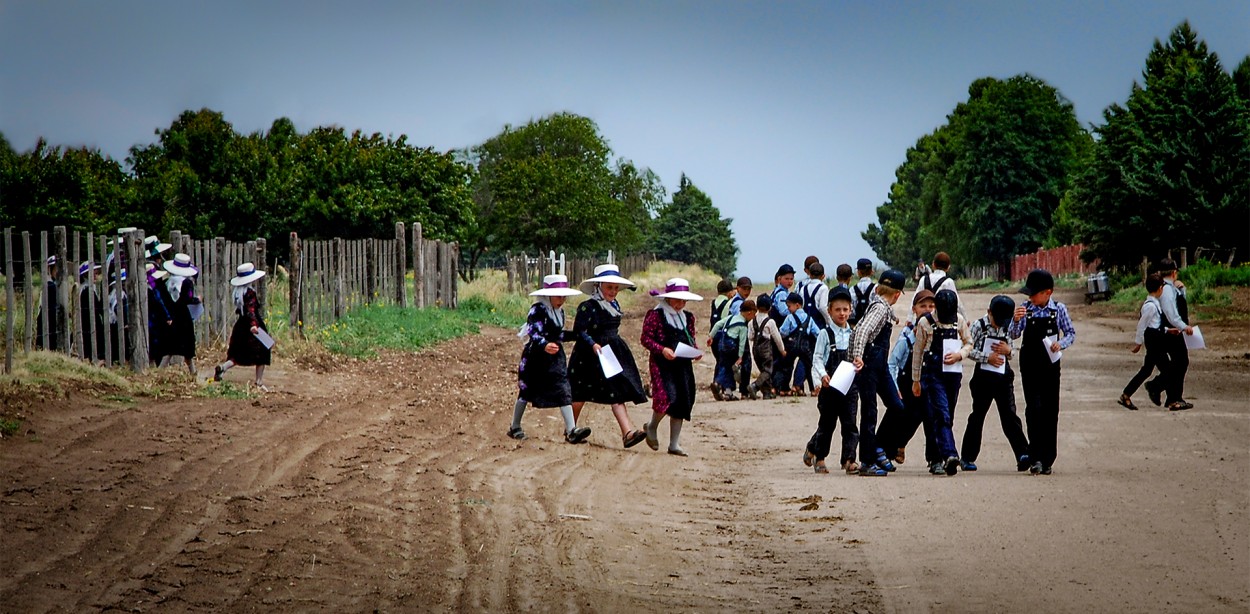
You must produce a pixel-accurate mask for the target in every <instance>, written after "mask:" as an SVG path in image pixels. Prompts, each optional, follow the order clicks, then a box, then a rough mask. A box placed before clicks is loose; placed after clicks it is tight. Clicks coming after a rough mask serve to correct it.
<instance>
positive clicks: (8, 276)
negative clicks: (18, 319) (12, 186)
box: [4, 228, 15, 374]
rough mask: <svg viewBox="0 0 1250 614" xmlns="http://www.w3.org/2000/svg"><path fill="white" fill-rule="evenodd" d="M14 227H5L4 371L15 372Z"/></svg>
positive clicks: (6, 372)
mask: <svg viewBox="0 0 1250 614" xmlns="http://www.w3.org/2000/svg"><path fill="white" fill-rule="evenodd" d="M13 292H14V290H13V229H12V228H5V229H4V372H5V374H9V373H12V372H13V308H14V306H15V305H14V304H13Z"/></svg>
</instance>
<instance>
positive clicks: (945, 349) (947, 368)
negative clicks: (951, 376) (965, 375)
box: [942, 339, 964, 373]
mask: <svg viewBox="0 0 1250 614" xmlns="http://www.w3.org/2000/svg"><path fill="white" fill-rule="evenodd" d="M962 346H963V343H961V342H960V341H959V340H958V339H943V340H942V372H943V373H959V372H961V371H963V370H964V366H963V365H962V364H960V362H961V361H956V362H955V364H953V365H948V364H946V355H947V354H958V353H959V348H960V347H962Z"/></svg>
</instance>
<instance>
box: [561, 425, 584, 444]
mask: <svg viewBox="0 0 1250 614" xmlns="http://www.w3.org/2000/svg"><path fill="white" fill-rule="evenodd" d="M587 437H590V427H589V426H576V427H573V430H571V431H569V432H567V433H565V434H564V440H565V441H567V442H569V443H582V442H583V441H586V438H587Z"/></svg>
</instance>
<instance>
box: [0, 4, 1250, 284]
mask: <svg viewBox="0 0 1250 614" xmlns="http://www.w3.org/2000/svg"><path fill="white" fill-rule="evenodd" d="M1186 19H1188V20H1189V22H1190V24H1191V25H1192V26H1193V27H1194V29H1195V30H1196V31H1197V33H1198V35H1199V37H1200V38H1201V39H1203V40H1204V41H1205V42H1206V43H1207V45H1208V47H1209V49H1210V50H1211V51H1213V52H1215V53H1217V54H1218V55H1219V57H1220V59H1221V61H1222V62H1223V64H1224V66H1225V69H1226V70H1229V71H1231V70H1232V69H1233V68H1234V67H1235V66H1236V65H1237V63H1238V62H1239V61H1240V60H1241V59H1242V58H1243V57H1245V56H1246V55H1250V2H1246V1H1244V0H1220V1H1214V0H1212V1H1203V0H1175V1H1152V0H1140V1H1125V2H1094V1H1085V2H1070V1H1054V0H1049V1H1044V2H1023V1H1004V0H1000V1H992V2H991V1H951V2H936V1H920V0H914V1H909V2H888V1H881V2H868V1H863V2H859V1H856V2H851V1H829V2H745V1H741V2H739V1H716V2H712V1H693V0H689V1H685V0H671V1H666V2H651V1H627V2H546V1H526V0H514V1H503V2H495V1H461V2H434V1H402V2H401V1H396V2H381V1H379V2H368V1H364V2H323V1H307V2H264V1H257V0H251V1H245V2H236V1H233V0H217V1H214V2H184V1H179V0H162V1H139V0H121V1H118V2H93V1H88V0H80V1H77V2H70V1H64V0H49V1H35V0H24V1H14V0H0V132H2V133H3V134H4V135H5V137H6V138H7V139H8V140H9V142H10V143H11V145H12V146H13V147H14V148H15V149H17V150H18V151H27V150H29V149H31V148H32V147H33V146H34V144H35V142H36V140H37V139H38V138H39V137H43V138H44V139H46V140H47V141H48V142H49V143H50V144H53V145H66V146H75V147H76V146H82V145H85V146H88V147H93V148H99V149H100V150H101V151H102V152H103V153H105V154H106V155H110V156H112V157H114V158H115V159H117V160H119V161H124V160H125V157H126V155H127V153H128V151H129V149H130V147H132V146H134V145H136V144H147V143H151V142H153V141H154V140H155V135H154V131H155V130H156V129H158V128H167V127H169V125H170V123H172V122H173V120H174V119H176V118H177V116H178V115H179V114H180V113H181V112H182V111H184V110H188V109H191V110H195V109H200V108H204V107H207V108H210V109H213V110H216V111H220V112H222V113H223V114H224V115H225V118H226V120H227V121H229V122H230V123H231V124H232V125H233V126H234V128H235V130H236V131H237V132H239V133H241V134H247V133H251V132H254V131H264V130H266V129H268V128H269V126H270V125H271V124H272V123H273V120H274V119H276V118H279V117H288V118H290V119H291V120H292V121H294V123H295V126H296V128H297V129H298V130H300V131H301V132H307V131H308V130H310V129H312V128H315V127H317V126H323V125H338V126H342V127H343V128H345V129H347V130H348V131H351V130H356V129H359V130H362V131H363V132H365V133H374V132H380V133H382V134H387V135H391V136H394V137H398V136H399V135H401V134H405V135H407V136H408V140H409V143H411V144H413V145H417V146H431V147H434V148H436V149H439V150H452V149H459V148H463V147H468V146H472V145H476V144H478V143H481V142H483V141H485V140H486V139H488V138H490V137H492V136H494V135H496V134H498V133H499V132H500V130H502V128H503V127H504V126H505V125H507V124H511V125H514V126H516V125H521V124H524V123H526V122H527V121H529V120H531V119H536V118H540V117H543V116H546V115H550V114H552V113H557V112H561V111H567V112H572V113H576V114H579V115H584V116H586V117H589V118H591V119H593V120H594V121H595V122H596V123H597V124H598V126H599V129H600V133H601V134H602V135H603V136H604V137H605V138H606V139H607V140H608V142H609V144H610V146H611V147H612V149H613V152H614V155H615V156H617V157H622V158H626V159H629V160H632V161H633V162H634V163H635V164H637V165H639V166H643V167H648V168H650V169H651V170H653V171H654V172H655V173H657V174H658V175H659V177H660V178H661V179H662V180H663V183H664V184H665V186H666V188H667V189H668V191H669V193H670V194H671V193H672V192H673V191H674V190H676V188H677V185H678V182H679V180H680V177H681V175H682V174H683V173H684V174H685V175H686V176H688V177H689V178H690V180H691V181H692V182H693V183H694V184H695V185H696V186H697V187H698V188H699V189H701V190H702V191H704V192H705V193H706V194H707V195H708V196H709V197H710V198H711V199H712V201H713V203H714V204H715V205H716V206H717V207H718V208H719V209H720V210H721V213H722V215H723V216H724V217H728V218H732V219H733V223H732V225H731V228H732V230H733V233H734V236H735V238H736V240H737V242H738V245H739V247H740V248H741V254H740V256H739V260H738V273H739V274H744V275H750V276H752V277H753V278H754V279H755V280H756V285H757V286H761V285H769V284H770V283H771V279H772V274H773V272H774V271H775V270H776V269H777V267H778V266H779V265H780V264H781V263H783V262H787V263H790V264H794V265H801V264H802V261H803V259H804V257H806V256H808V255H809V254H814V255H816V256H818V257H819V258H820V260H821V261H822V262H824V263H826V265H827V266H829V265H836V264H837V263H842V262H851V263H853V262H855V260H856V259H858V258H860V257H874V255H873V254H872V252H871V249H870V248H869V247H868V245H867V244H866V243H865V242H864V241H863V239H862V238H861V237H860V233H861V232H862V231H863V230H864V229H866V228H867V226H868V224H869V223H870V222H875V221H876V208H877V207H878V206H879V205H881V204H882V203H883V202H884V201H885V199H886V196H887V194H888V192H889V188H890V184H891V183H892V182H893V180H894V171H895V169H896V168H897V167H898V165H899V164H901V163H902V162H903V160H904V158H905V154H906V150H907V148H908V147H910V146H912V145H914V144H915V142H916V140H917V139H918V138H919V137H921V136H922V135H924V134H927V133H930V132H932V131H933V130H934V129H935V128H937V127H938V126H940V125H941V124H943V123H944V122H945V119H946V115H947V114H948V113H950V112H951V111H952V110H953V109H954V107H955V105H956V104H958V103H959V102H961V101H964V100H966V99H967V89H968V85H969V84H971V83H972V82H973V81H974V80H975V79H978V78H980V77H985V76H991V77H997V78H1007V77H1011V76H1013V75H1017V74H1022V73H1028V74H1031V75H1033V76H1035V77H1038V78H1041V79H1043V80H1045V81H1046V82H1048V83H1049V84H1051V85H1052V86H1054V87H1056V88H1058V90H1059V91H1060V92H1061V93H1062V94H1063V95H1064V96H1065V97H1066V98H1067V99H1068V100H1070V101H1071V102H1072V103H1073V105H1074V108H1075V111H1076V114H1077V118H1078V119H1079V120H1080V121H1081V123H1082V124H1084V125H1086V126H1090V125H1097V124H1100V123H1101V121H1102V111H1103V109H1105V108H1106V107H1107V106H1108V105H1110V104H1112V103H1123V102H1124V101H1125V100H1126V99H1127V97H1128V93H1129V91H1130V88H1131V86H1132V84H1133V82H1134V81H1140V80H1141V71H1142V68H1143V67H1144V65H1145V59H1146V55H1147V53H1149V51H1150V49H1151V46H1152V44H1153V43H1154V41H1155V40H1156V39H1166V37H1167V36H1168V34H1169V33H1170V32H1171V31H1172V29H1173V28H1175V27H1176V26H1177V25H1178V24H1179V23H1181V22H1182V21H1184V20H1186ZM874 258H875V257H874ZM761 280H762V282H763V283H761Z"/></svg>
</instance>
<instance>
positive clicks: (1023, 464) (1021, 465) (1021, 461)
mask: <svg viewBox="0 0 1250 614" xmlns="http://www.w3.org/2000/svg"><path fill="white" fill-rule="evenodd" d="M1030 464H1032V463H1030V462H1029V455H1028V454H1021V455H1020V458H1018V459H1016V471H1028V470H1029V465H1030Z"/></svg>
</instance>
